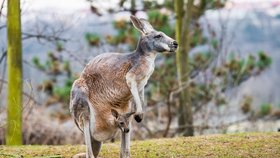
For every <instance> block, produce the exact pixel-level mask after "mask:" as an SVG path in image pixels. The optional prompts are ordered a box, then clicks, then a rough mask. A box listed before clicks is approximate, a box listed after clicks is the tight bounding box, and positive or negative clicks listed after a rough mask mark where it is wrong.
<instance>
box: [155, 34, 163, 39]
mask: <svg viewBox="0 0 280 158" xmlns="http://www.w3.org/2000/svg"><path fill="white" fill-rule="evenodd" d="M161 37H162V35H161V34H159V35H156V36H155V37H154V38H155V39H159V38H161Z"/></svg>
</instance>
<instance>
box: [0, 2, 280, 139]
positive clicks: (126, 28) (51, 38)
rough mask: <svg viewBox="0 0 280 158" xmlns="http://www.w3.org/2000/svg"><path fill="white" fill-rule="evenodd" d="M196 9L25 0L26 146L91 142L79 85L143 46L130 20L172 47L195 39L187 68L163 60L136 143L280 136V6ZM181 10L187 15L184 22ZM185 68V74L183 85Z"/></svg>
mask: <svg viewBox="0 0 280 158" xmlns="http://www.w3.org/2000/svg"><path fill="white" fill-rule="evenodd" d="M185 3H187V2H185ZM188 3H189V5H185V4H184V2H183V0H182V1H178V0H176V1H173V0H108V1H103V0H60V1H57V0H21V20H22V21H21V23H22V56H23V58H22V60H23V61H22V62H23V103H22V104H23V105H22V107H23V108H22V113H23V117H22V119H23V127H22V130H23V132H22V133H23V142H24V144H77V143H83V136H82V134H81V132H80V131H79V130H78V128H76V126H75V124H74V122H73V120H72V119H71V117H70V113H69V110H68V106H69V94H70V89H71V86H72V83H73V81H74V80H75V79H76V78H77V77H78V76H79V74H80V73H81V71H82V70H83V68H84V66H85V65H86V63H87V62H88V61H89V60H90V59H92V58H93V57H95V56H96V55H98V54H101V53H104V52H131V51H133V50H134V49H135V48H136V44H137V41H138V39H139V37H140V34H139V33H138V32H137V30H136V29H134V28H133V26H132V24H131V23H130V21H129V16H130V15H131V14H133V15H136V16H137V17H139V18H145V19H148V21H150V23H151V24H152V25H153V26H154V28H155V29H157V30H161V31H163V32H164V33H166V34H167V35H169V36H170V37H172V38H174V39H176V38H177V39H178V32H179V34H180V36H182V37H183V39H187V40H186V41H181V42H180V44H181V45H180V47H182V48H186V49H185V50H187V52H186V53H187V56H185V57H184V56H183V57H184V58H183V59H184V60H185V61H184V60H183V61H182V60H180V63H178V62H179V61H178V60H177V61H176V56H177V59H180V56H179V57H178V53H177V54H176V55H175V54H165V53H163V54H159V56H158V57H157V59H156V68H155V72H154V73H153V75H152V76H151V78H150V80H149V82H148V84H147V86H146V89H145V102H146V105H147V106H146V107H145V115H144V117H145V119H144V121H142V123H140V124H137V123H136V122H135V121H133V129H132V130H133V132H132V135H133V136H132V139H134V140H135V139H137V140H141V139H149V138H161V137H175V136H191V135H205V134H215V133H236V132H249V131H250V132H257V131H260V132H266V131H279V130H280V120H279V118H280V87H279V86H280V80H279V78H280V38H279V32H280V0H207V1H206V0H189V1H188ZM180 4H183V5H182V6H180ZM180 7H181V9H182V10H181V12H185V13H188V14H185V16H184V17H182V16H181V17H180V9H178V8H180ZM0 9H1V10H0V11H1V12H0V13H1V14H0V144H5V128H6V124H7V123H6V122H7V121H6V120H7V119H6V115H7V114H6V107H7V106H6V105H7V58H6V54H7V28H6V20H7V16H6V15H7V4H6V2H5V0H0ZM184 20H187V22H183V24H185V25H183V26H184V27H183V29H182V30H183V31H181V30H178V28H177V27H176V24H177V25H178V22H180V21H181V22H182V21H184ZM176 33H177V35H176ZM176 36H177V37H176ZM184 37H186V38H184ZM182 44H183V45H182ZM179 51H180V50H179ZM186 53H185V54H186ZM178 67H184V68H185V69H186V74H183V75H182V74H181V79H180V77H178V73H177V72H178V70H177V68H178ZM184 75H186V76H185V77H184ZM179 76H180V75H179ZM182 76H183V77H182ZM184 78H185V79H184ZM178 80H179V81H180V82H178ZM179 83H180V84H179ZM182 92H184V94H186V95H181V93H182Z"/></svg>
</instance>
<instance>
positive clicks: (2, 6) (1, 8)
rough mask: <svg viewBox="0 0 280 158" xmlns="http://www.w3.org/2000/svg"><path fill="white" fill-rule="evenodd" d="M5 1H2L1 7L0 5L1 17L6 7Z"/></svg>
mask: <svg viewBox="0 0 280 158" xmlns="http://www.w3.org/2000/svg"><path fill="white" fill-rule="evenodd" d="M4 3H5V0H3V1H2V4H1V7H0V17H1V16H2V10H3V8H4Z"/></svg>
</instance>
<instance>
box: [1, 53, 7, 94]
mask: <svg viewBox="0 0 280 158" xmlns="http://www.w3.org/2000/svg"><path fill="white" fill-rule="evenodd" d="M1 62H2V58H1V60H0V64H1ZM6 67H7V60H5V63H4V66H3V72H2V79H3V80H4V79H5V74H6ZM2 88H3V82H1V83H0V94H1V93H2Z"/></svg>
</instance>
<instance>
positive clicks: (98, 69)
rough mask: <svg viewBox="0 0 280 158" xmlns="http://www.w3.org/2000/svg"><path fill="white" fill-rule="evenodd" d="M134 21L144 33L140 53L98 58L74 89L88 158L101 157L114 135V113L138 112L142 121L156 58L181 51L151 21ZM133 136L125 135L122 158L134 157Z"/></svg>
mask: <svg viewBox="0 0 280 158" xmlns="http://www.w3.org/2000/svg"><path fill="white" fill-rule="evenodd" d="M130 19H131V22H132V24H133V26H134V27H135V28H136V29H137V30H138V31H140V32H141V37H140V39H139V41H138V45H137V48H136V50H135V51H134V52H132V53H104V54H101V55H98V56H96V57H95V58H93V59H92V60H91V61H90V62H89V63H88V64H87V65H86V67H85V68H84V70H83V72H82V73H81V76H80V77H79V78H78V79H77V80H76V81H75V82H74V83H73V86H72V90H71V98H70V112H71V114H72V117H73V118H74V121H75V123H76V125H77V126H78V127H79V128H80V129H82V130H83V131H84V137H85V143H86V146H87V151H86V157H87V158H91V157H97V156H98V154H99V152H100V148H101V142H102V140H104V139H105V138H108V137H111V136H112V135H113V134H114V132H112V130H111V129H112V128H114V127H115V124H114V116H113V115H112V113H111V109H116V110H117V111H118V112H119V113H127V112H129V111H132V112H135V114H134V119H135V120H136V121H137V122H141V121H142V119H143V105H144V87H145V85H146V84H147V81H148V79H149V78H150V76H151V74H152V73H153V71H154V67H155V62H154V61H155V58H156V55H157V53H160V52H175V51H176V49H177V47H178V43H177V42H176V41H175V40H173V39H172V38H170V37H168V36H167V35H165V34H164V33H163V32H160V31H156V30H155V29H154V28H153V27H152V26H151V24H150V23H149V22H148V21H147V20H145V19H138V18H137V17H135V16H131V17H130ZM130 126H131V121H129V123H128V127H129V128H130ZM94 131H97V133H99V132H100V134H94ZM130 133H131V130H130V131H128V132H127V133H125V132H122V135H121V152H120V157H122V158H128V157H130Z"/></svg>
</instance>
